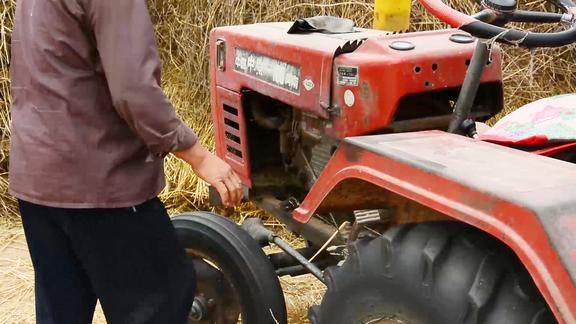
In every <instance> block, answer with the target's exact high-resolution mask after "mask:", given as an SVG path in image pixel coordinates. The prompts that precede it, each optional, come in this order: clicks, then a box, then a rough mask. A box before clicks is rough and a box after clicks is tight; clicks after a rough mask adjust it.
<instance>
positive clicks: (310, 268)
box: [270, 235, 326, 284]
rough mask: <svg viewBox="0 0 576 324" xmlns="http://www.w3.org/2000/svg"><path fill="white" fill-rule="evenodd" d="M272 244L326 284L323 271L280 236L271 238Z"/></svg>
mask: <svg viewBox="0 0 576 324" xmlns="http://www.w3.org/2000/svg"><path fill="white" fill-rule="evenodd" d="M270 242H272V243H274V244H276V245H277V246H278V247H279V248H280V249H282V251H284V252H286V253H287V254H289V255H290V256H292V257H293V258H294V259H296V260H297V261H298V262H299V263H300V264H301V265H302V266H303V267H304V268H306V269H307V270H308V271H310V273H311V274H312V275H314V277H316V278H318V280H320V281H321V282H322V283H324V284H326V282H325V281H324V275H323V274H322V270H320V268H318V267H317V266H316V265H314V264H313V263H312V262H310V261H308V260H307V259H306V258H305V257H304V256H302V254H300V253H298V251H296V250H295V249H294V248H292V247H291V246H290V244H288V243H287V242H286V241H284V240H282V239H281V238H279V237H278V236H276V235H274V236H272V237H271V240H270Z"/></svg>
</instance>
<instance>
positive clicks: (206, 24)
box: [0, 0, 576, 323]
mask: <svg viewBox="0 0 576 324" xmlns="http://www.w3.org/2000/svg"><path fill="white" fill-rule="evenodd" d="M451 2H452V3H453V5H454V6H456V7H459V8H461V9H463V10H466V11H468V12H470V11H471V10H472V9H473V6H472V1H462V0H451ZM526 5H527V6H528V7H530V8H532V9H542V8H544V4H543V2H542V1H540V0H539V1H533V2H530V3H528V4H526ZM13 8H14V0H0V215H1V216H0V249H1V247H2V246H3V244H5V243H7V242H10V240H11V239H13V238H14V235H16V236H18V235H21V233H20V234H18V233H19V232H18V231H19V230H17V229H15V227H17V225H18V221H17V220H18V218H17V214H16V208H15V204H14V200H13V199H12V198H11V197H9V196H8V194H7V180H6V176H7V167H8V162H7V147H8V139H9V130H8V125H9V109H8V108H9V98H10V96H9V78H8V57H9V40H10V33H11V26H12V24H13ZM150 8H151V12H152V15H153V18H154V22H155V24H156V28H157V35H158V41H159V45H160V47H161V51H162V57H163V59H164V62H165V68H164V79H163V82H164V84H163V86H164V89H165V90H166V92H167V93H168V95H169V96H170V98H171V99H172V102H173V103H174V105H175V107H176V109H177V110H178V112H179V113H180V114H181V116H182V117H183V118H184V119H185V120H186V121H187V122H188V123H189V124H190V125H192V126H193V127H194V128H195V129H196V131H197V132H198V133H199V135H200V138H201V141H202V142H203V143H205V144H207V145H212V135H211V133H212V128H211V127H212V125H211V123H210V120H209V114H208V110H209V81H208V73H207V71H208V54H207V51H208V43H207V40H208V32H209V31H210V29H212V28H213V27H216V26H220V25H232V24H245V23H252V22H263V21H280V20H293V19H295V18H296V17H302V16H311V15H321V14H322V15H324V14H329V15H338V16H343V17H348V18H352V19H354V20H355V21H356V22H357V23H358V25H360V26H369V25H370V22H371V19H372V1H371V0H361V1H336V0H312V1H306V0H235V1H233V0H151V5H150ZM413 8H414V10H413V14H412V16H413V19H412V26H413V29H415V30H425V29H431V28H439V27H443V25H442V24H441V23H439V22H438V21H437V20H436V19H434V18H433V17H431V16H430V15H428V14H426V13H424V12H423V10H422V9H421V8H420V7H419V6H417V5H415V6H413ZM546 28H552V27H544V29H546ZM574 49H575V48H574V46H569V47H564V48H561V49H546V50H537V51H535V52H533V53H531V52H529V51H525V50H522V49H517V48H512V47H509V46H506V47H505V55H504V75H505V86H506V91H507V93H506V106H507V111H511V110H513V109H514V108H516V107H519V106H521V105H523V104H525V103H528V102H530V101H533V100H535V99H538V98H541V97H546V96H551V95H555V94H560V93H567V92H574V91H575V90H576V84H575V82H576V81H575V80H576V78H574V73H576V68H575V67H576V66H575V65H574V61H575V58H576V56H575V53H576V52H575V51H574ZM166 169H167V170H166V171H167V175H168V180H169V181H168V186H167V188H166V190H165V191H164V192H163V194H162V198H163V199H164V201H165V202H166V203H167V205H168V207H169V208H170V209H171V211H172V212H173V213H176V212H180V211H185V210H191V209H200V208H205V207H206V206H205V196H206V186H205V185H204V184H203V183H202V182H200V181H198V179H197V178H196V177H195V176H194V174H193V173H192V172H191V171H190V169H189V168H188V167H187V166H185V165H184V164H183V163H181V162H179V161H177V160H175V159H173V158H170V159H169V161H168V163H167V166H166ZM224 212H225V213H226V214H228V215H229V216H234V217H235V219H238V220H239V219H240V218H243V217H247V216H250V215H259V212H258V211H256V210H254V208H253V207H251V206H250V205H246V206H243V207H241V208H239V209H237V210H235V211H224ZM267 223H268V224H269V225H271V226H275V227H276V228H277V229H278V230H282V227H281V226H280V225H279V224H277V223H275V222H274V221H273V220H271V219H268V220H267ZM283 235H288V234H287V233H286V232H285V231H283ZM289 239H290V240H294V241H296V240H297V238H295V237H289ZM0 252H1V250H0ZM30 270H31V269H30V265H29V262H28V261H26V260H24V261H23V260H22V259H16V260H12V263H10V264H6V265H4V266H2V267H1V268H0V276H2V277H4V278H8V279H9V280H8V281H7V283H6V282H4V281H5V280H3V281H1V282H2V284H0V296H1V298H0V309H1V310H2V314H1V315H0V323H29V322H30V321H31V319H32V317H31V316H32V315H31V314H32V310H31V309H32V308H31V307H32V306H31V304H30V300H31V283H32V277H31V271H30ZM282 284H283V287H284V288H285V291H286V295H287V297H288V298H287V303H288V307H289V309H290V314H291V315H290V316H291V321H292V322H293V323H302V322H304V321H305V317H306V311H307V307H308V306H309V305H310V304H312V303H314V302H316V301H318V299H319V298H320V296H321V294H322V288H321V286H319V285H317V284H315V282H314V280H312V279H310V278H308V277H302V278H297V279H283V280H282ZM8 300H9V301H10V302H13V303H14V304H11V305H7V304H6V303H7V302H6V301H8ZM100 322H101V319H100Z"/></svg>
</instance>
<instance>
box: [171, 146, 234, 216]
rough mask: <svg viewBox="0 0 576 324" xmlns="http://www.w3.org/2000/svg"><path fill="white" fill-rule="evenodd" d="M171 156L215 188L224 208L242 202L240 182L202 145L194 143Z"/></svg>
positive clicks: (230, 169)
mask: <svg viewBox="0 0 576 324" xmlns="http://www.w3.org/2000/svg"><path fill="white" fill-rule="evenodd" d="M173 154H174V155H176V156H177V157H179V158H180V159H182V160H184V161H186V162H187V163H188V164H190V166H192V169H193V170H194V172H195V173H196V174H197V175H198V176H199V177H200V178H201V179H203V180H204V181H206V182H208V183H209V184H210V185H212V186H213V187H214V188H216V190H218V193H219V194H220V197H221V198H222V203H223V204H224V205H225V206H228V207H230V206H237V205H239V204H240V203H241V202H242V197H243V192H242V182H241V181H240V178H239V177H238V175H237V174H236V173H235V172H234V170H232V168H231V167H230V165H228V164H227V163H226V162H224V161H222V159H220V158H219V157H217V156H216V155H214V154H212V153H211V152H210V151H208V150H207V149H206V148H205V147H204V146H202V144H200V143H196V144H195V145H194V146H192V147H191V148H189V149H187V150H184V151H180V152H174V153H173Z"/></svg>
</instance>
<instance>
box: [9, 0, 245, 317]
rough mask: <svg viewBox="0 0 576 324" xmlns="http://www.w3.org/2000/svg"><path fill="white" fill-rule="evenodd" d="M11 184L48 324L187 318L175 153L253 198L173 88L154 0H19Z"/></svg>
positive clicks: (236, 193) (187, 279) (231, 191)
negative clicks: (169, 206) (170, 207)
mask: <svg viewBox="0 0 576 324" xmlns="http://www.w3.org/2000/svg"><path fill="white" fill-rule="evenodd" d="M12 41H13V43H12V61H11V74H12V91H13V105H12V132H11V136H12V137H11V152H10V191H11V193H12V194H13V195H14V196H15V197H17V198H18V199H19V203H20V212H21V215H22V220H23V225H24V230H25V233H26V239H27V241H28V246H29V249H30V254H31V257H32V261H33V264H34V269H35V279H36V281H35V282H36V315H37V323H40V324H45V323H50V324H74V323H79V324H84V323H91V321H92V317H93V312H94V307H95V304H96V300H97V299H99V300H100V302H101V304H102V307H103V309H104V313H105V315H106V318H107V320H108V322H109V323H136V324H138V323H159V324H169V323H184V322H185V319H186V317H187V314H188V311H189V309H190V306H191V303H192V298H193V291H194V286H195V282H194V274H193V269H191V268H190V267H189V265H188V264H187V262H186V258H185V255H184V251H183V250H182V248H181V247H180V246H179V244H178V242H177V238H176V236H175V233H174V230H173V228H172V226H171V223H170V220H169V218H168V215H167V213H166V209H165V208H164V206H163V204H162V203H161V202H160V201H159V200H158V198H156V196H157V195H158V194H159V192H160V191H161V190H162V188H163V187H164V173H163V158H164V157H165V155H166V154H169V153H171V152H172V153H174V154H175V155H176V156H178V157H180V158H181V159H183V160H185V161H186V162H188V163H189V164H190V165H191V166H192V168H193V169H194V171H195V172H196V173H197V174H198V176H200V177H201V178H203V179H204V180H206V181H207V182H208V183H210V184H211V185H213V186H214V187H215V188H216V189H217V190H218V191H219V193H220V195H221V196H222V200H223V201H224V203H225V204H228V205H234V204H237V203H239V202H240V200H241V195H242V192H241V184H240V180H239V178H238V176H237V175H236V174H235V173H234V172H233V171H232V169H231V168H230V166H228V165H227V164H226V163H225V162H223V161H222V160H220V159H219V158H217V157H216V156H214V155H212V154H211V153H210V152H209V151H208V150H206V149H205V148H204V147H202V145H201V144H200V143H198V142H197V137H196V135H195V134H194V132H193V131H192V130H191V129H190V128H188V126H186V125H185V124H184V123H183V122H182V121H181V120H180V119H178V117H177V116H176V114H175V112H174V109H173V107H172V106H171V104H170V102H169V101H168V99H167V98H166V96H165V95H164V93H163V92H162V90H161V88H160V85H159V82H160V65H161V63H160V59H159V56H158V50H157V46H156V43H155V39H154V30H153V26H152V23H151V20H150V16H149V13H148V8H147V5H146V0H116V1H112V0H50V1H48V0H18V1H17V9H16V26H15V28H14V33H13V39H12Z"/></svg>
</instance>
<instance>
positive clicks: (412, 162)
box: [293, 131, 576, 323]
mask: <svg viewBox="0 0 576 324" xmlns="http://www.w3.org/2000/svg"><path fill="white" fill-rule="evenodd" d="M574 188H576V165H573V164H569V163H566V162H562V161H558V160H554V159H551V158H547V157H543V156H538V155H534V154H529V153H526V152H522V151H519V150H514V149H511V148H507V147H502V146H498V145H495V144H491V143H485V142H480V141H475V140H472V139H469V138H466V137H463V136H459V135H453V134H448V133H445V132H440V131H427V132H416V133H402V134H388V135H376V136H365V137H354V138H348V139H346V140H345V141H344V142H343V143H342V144H341V146H340V147H339V149H338V150H337V151H336V153H335V154H334V156H333V157H332V159H331V160H330V162H329V163H328V165H327V166H326V168H325V169H324V171H323V172H322V174H321V175H320V177H319V178H318V181H317V182H316V183H315V185H314V186H313V188H312V189H311V190H310V192H309V193H308V195H307V197H306V198H305V199H304V201H302V203H301V204H300V206H299V207H298V208H297V209H295V210H294V213H293V217H294V218H295V219H296V220H297V221H299V222H302V223H306V222H308V221H309V220H310V218H311V217H312V216H313V215H314V214H315V213H317V212H319V211H320V210H330V209H333V210H336V209H340V210H342V209H350V210H355V209H370V208H378V206H379V204H382V203H385V202H386V200H387V199H388V198H387V197H386V196H391V195H394V196H399V197H401V198H402V199H406V200H409V201H411V202H414V203H415V204H418V205H421V206H423V207H425V208H427V209H429V210H430V211H432V212H433V213H436V214H439V215H444V216H447V217H449V218H452V219H454V220H458V221H462V222H465V223H468V224H470V225H472V226H475V227H477V228H479V229H481V230H482V231H484V232H486V233H488V234H490V235H492V236H494V237H496V238H497V239H499V240H500V241H502V242H503V243H504V244H506V245H507V246H508V247H509V248H510V249H512V250H513V251H514V252H515V254H516V255H517V256H518V257H519V259H520V260H521V262H522V263H523V264H524V266H525V267H526V269H527V270H528V271H529V273H530V275H531V276H532V278H533V279H534V281H535V283H536V285H537V287H538V288H539V290H540V291H541V293H542V295H543V296H544V298H545V299H546V301H547V302H548V304H549V305H550V308H551V309H552V311H553V312H554V314H555V316H556V318H557V319H558V321H559V322H560V323H576V286H575V283H576V194H574ZM376 189H377V190H379V192H380V195H371V194H370V192H371V191H373V190H376ZM386 193H390V194H388V195H387V194H386ZM380 207H382V205H380Z"/></svg>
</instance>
